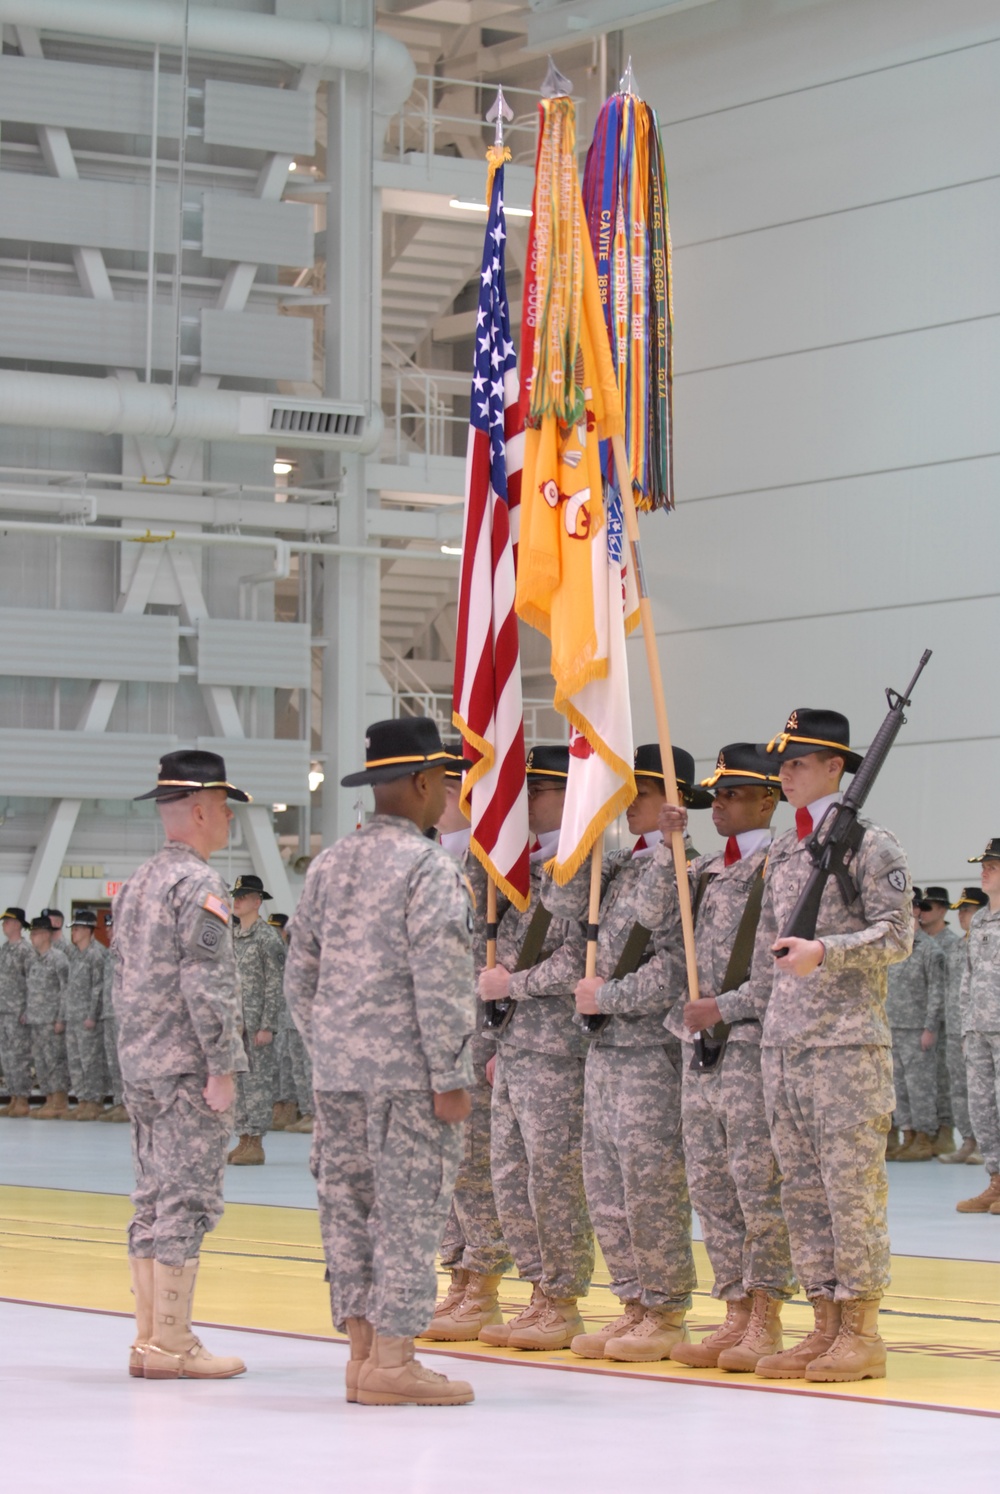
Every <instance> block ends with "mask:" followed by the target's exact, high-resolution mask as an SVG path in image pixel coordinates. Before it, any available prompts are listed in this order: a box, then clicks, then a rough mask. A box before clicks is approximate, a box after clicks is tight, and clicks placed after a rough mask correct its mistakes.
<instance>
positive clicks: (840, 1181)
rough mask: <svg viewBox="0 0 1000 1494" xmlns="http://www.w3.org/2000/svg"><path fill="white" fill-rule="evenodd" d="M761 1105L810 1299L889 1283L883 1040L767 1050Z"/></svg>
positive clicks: (840, 1297)
mask: <svg viewBox="0 0 1000 1494" xmlns="http://www.w3.org/2000/svg"><path fill="white" fill-rule="evenodd" d="M761 1069H762V1073H763V1078H764V1104H765V1107H766V1112H767V1119H768V1124H769V1126H770V1128H771V1142H772V1144H773V1146H774V1150H775V1154H776V1156H777V1158H778V1166H779V1167H780V1169H781V1172H782V1183H781V1208H782V1212H783V1213H784V1216H785V1223H786V1224H787V1225H788V1238H789V1242H790V1244H791V1249H792V1264H793V1266H794V1267H795V1274H796V1275H797V1277H798V1279H799V1281H800V1282H801V1283H802V1286H803V1287H804V1288H805V1291H806V1294H807V1295H808V1296H809V1297H812V1298H815V1297H827V1298H830V1299H832V1300H835V1301H838V1302H843V1301H849V1300H851V1299H853V1298H862V1299H864V1300H867V1301H872V1300H874V1299H876V1298H878V1297H881V1296H882V1294H883V1293H884V1292H885V1289H886V1287H887V1286H888V1284H889V1227H888V1222H887V1219H886V1203H887V1200H888V1195H889V1185H888V1179H887V1176H886V1170H885V1139H886V1136H887V1135H888V1134H889V1124H890V1114H891V1111H892V1107H893V1093H892V1059H891V1056H890V1051H889V1049H888V1048H877V1047H867V1046H858V1047H853V1046H852V1047H843V1048H793V1047H788V1048H765V1049H763V1051H762V1054H761Z"/></svg>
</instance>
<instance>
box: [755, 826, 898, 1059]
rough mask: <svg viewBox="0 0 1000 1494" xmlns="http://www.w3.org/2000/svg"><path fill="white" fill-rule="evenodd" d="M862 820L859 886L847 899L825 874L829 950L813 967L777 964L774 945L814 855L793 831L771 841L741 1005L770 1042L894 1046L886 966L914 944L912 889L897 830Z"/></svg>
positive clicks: (823, 923) (823, 925) (853, 873)
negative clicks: (806, 970) (798, 972)
mask: <svg viewBox="0 0 1000 1494" xmlns="http://www.w3.org/2000/svg"><path fill="white" fill-rule="evenodd" d="M860 823H861V825H862V826H863V827H864V831H865V835H864V839H863V840H862V842H861V845H860V847H859V849H858V853H857V855H856V856H855V857H854V859H853V860H852V862H851V865H850V868H849V870H850V877H851V881H852V883H853V886H854V889H855V894H854V896H853V898H852V899H851V902H850V903H849V904H845V902H844V898H843V895H842V894H841V891H840V887H839V886H838V884H837V882H836V881H835V880H833V879H831V880H830V881H829V882H827V884H826V887H825V888H824V890H823V900H822V902H821V903H820V910H819V918H818V920H817V924H816V937H817V938H818V939H822V941H823V944H824V946H825V949H826V953H825V956H824V959H823V963H822V965H821V966H820V967H819V969H818V970H814V971H813V973H812V974H811V975H807V976H803V977H799V976H795V975H792V974H791V973H790V972H788V971H778V970H777V968H776V967H775V964H774V956H773V954H772V953H771V945H772V944H774V943H775V941H776V940H777V937H778V934H779V933H780V931H781V929H782V928H783V927H784V925H785V923H786V921H787V919H788V918H789V916H790V914H791V912H792V910H793V908H794V907H795V904H796V902H797V900H798V897H799V894H800V892H801V891H802V888H803V887H804V886H805V884H806V882H807V880H808V878H809V874H810V872H811V871H812V861H811V859H810V857H809V854H808V852H807V851H806V849H805V843H804V842H801V841H799V839H798V837H797V836H796V833H795V831H794V830H789V831H787V832H786V833H785V834H784V835H782V836H779V838H778V839H777V840H776V841H774V843H773V844H772V846H771V851H770V854H769V856H768V862H767V873H766V875H765V879H764V905H763V908H762V909H761V917H760V923H759V925H758V928H757V940H756V943H755V945H754V955H753V966H752V968H751V972H750V981H749V991H743V990H741V992H740V1009H741V1010H745V1011H747V1012H752V1013H753V1014H754V1016H756V1017H757V1019H758V1021H760V1020H763V1026H764V1031H763V1038H762V1042H763V1046H764V1047H765V1048H774V1047H785V1046H788V1047H817V1048H827V1047H843V1046H853V1045H857V1044H867V1045H873V1046H876V1047H888V1046H889V1044H890V1040H891V1039H890V1033H889V1023H888V1021H887V1020H886V1015H885V999H886V970H887V969H888V967H889V965H891V964H894V963H895V962H896V961H898V960H905V959H906V957H907V955H908V954H909V953H910V950H911V948H912V947H913V914H912V912H911V900H912V893H913V889H912V884H911V882H910V873H909V870H908V868H907V865H906V857H905V855H904V854H903V850H902V848H901V846H900V844H899V842H898V841H897V840H896V837H895V836H894V835H893V834H891V832H890V831H888V830H884V829H882V828H881V827H880V826H878V825H872V824H870V823H869V822H868V821H867V820H862V821H861V822H860ZM727 1004H728V1003H727Z"/></svg>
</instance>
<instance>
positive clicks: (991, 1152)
mask: <svg viewBox="0 0 1000 1494" xmlns="http://www.w3.org/2000/svg"><path fill="white" fill-rule="evenodd" d="M963 1047H964V1049H965V1075H966V1079H967V1081H968V1085H969V1120H970V1121H971V1123H972V1134H973V1136H974V1137H975V1138H976V1141H977V1143H978V1144H979V1150H980V1151H981V1152H982V1154H983V1161H984V1163H985V1164H986V1171H987V1172H988V1173H990V1174H993V1173H995V1172H1000V1032H967V1033H966V1034H965V1038H964V1039H963Z"/></svg>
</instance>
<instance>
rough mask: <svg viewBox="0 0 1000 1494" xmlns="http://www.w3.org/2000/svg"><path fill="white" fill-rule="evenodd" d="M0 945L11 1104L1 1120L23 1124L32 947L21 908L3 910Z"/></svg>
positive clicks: (0, 1062) (0, 1048) (1, 1019)
mask: <svg viewBox="0 0 1000 1494" xmlns="http://www.w3.org/2000/svg"><path fill="white" fill-rule="evenodd" d="M2 918H3V943H2V944H0V1069H2V1070H3V1076H4V1079H5V1081H6V1084H7V1093H8V1094H9V1095H10V1102H9V1104H7V1105H4V1106H2V1107H0V1116H4V1115H6V1116H9V1118H10V1119H11V1120H23V1119H24V1117H25V1116H26V1115H27V1114H28V1096H29V1095H30V1094H31V1028H30V1027H29V1026H28V1015H27V1005H28V961H29V960H30V959H31V945H30V944H29V943H28V942H27V940H26V939H25V938H24V929H25V926H26V924H27V921H28V920H27V916H26V914H25V911H24V909H23V908H6V909H5V910H4V912H3V915H2Z"/></svg>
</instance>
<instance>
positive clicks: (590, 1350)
mask: <svg viewBox="0 0 1000 1494" xmlns="http://www.w3.org/2000/svg"><path fill="white" fill-rule="evenodd" d="M622 1305H623V1307H624V1308H625V1311H624V1312H623V1313H622V1315H621V1317H618V1318H615V1320H614V1322H613V1323H608V1324H607V1326H606V1327H604V1328H599V1329H598V1331H597V1332H596V1333H578V1334H577V1335H576V1338H574V1339H573V1341H572V1342H571V1344H570V1348H571V1350H572V1351H573V1353H574V1354H578V1355H579V1356H580V1358H581V1359H605V1358H607V1353H606V1350H607V1343H608V1339H609V1338H618V1337H620V1335H621V1334H623V1333H631V1331H632V1329H633V1328H638V1326H639V1324H640V1323H641V1322H642V1320H643V1318H644V1317H645V1316H646V1309H645V1308H644V1307H643V1305H642V1303H641V1302H625V1303H623V1304H622Z"/></svg>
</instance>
